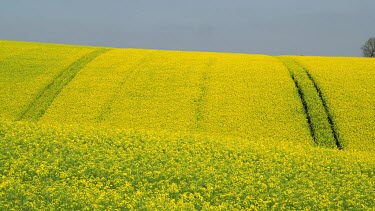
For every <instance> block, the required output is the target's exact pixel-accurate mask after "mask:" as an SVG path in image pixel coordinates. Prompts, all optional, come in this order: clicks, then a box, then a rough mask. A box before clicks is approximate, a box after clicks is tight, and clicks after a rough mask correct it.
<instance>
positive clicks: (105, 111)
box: [96, 53, 152, 122]
mask: <svg viewBox="0 0 375 211" xmlns="http://www.w3.org/2000/svg"><path fill="white" fill-rule="evenodd" d="M151 56H152V53H150V54H147V55H145V56H143V57H142V58H140V59H139V61H138V62H137V63H135V64H134V65H132V66H130V67H128V68H127V69H128V70H129V72H128V73H127V74H126V75H124V77H123V78H122V79H121V81H120V83H119V84H118V85H117V86H116V87H115V89H114V91H113V94H112V96H111V97H110V98H109V99H108V100H107V101H106V102H105V104H104V105H103V107H102V108H101V111H100V113H99V115H98V116H97V117H96V121H97V122H102V121H104V120H106V119H107V117H108V116H109V115H110V114H111V113H112V104H113V102H114V101H115V100H116V99H117V98H118V97H119V94H118V93H119V92H120V90H121V88H122V87H123V86H124V84H125V83H126V82H128V81H129V79H131V77H134V74H135V73H136V72H137V70H138V69H139V68H140V67H141V66H142V65H143V64H145V63H146V62H147V61H149V58H150V57H151Z"/></svg>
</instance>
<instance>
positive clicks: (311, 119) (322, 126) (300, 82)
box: [280, 57, 342, 149]
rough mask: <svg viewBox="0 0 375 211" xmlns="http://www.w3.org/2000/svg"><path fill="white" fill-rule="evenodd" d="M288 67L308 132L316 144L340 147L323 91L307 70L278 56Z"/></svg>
mask: <svg viewBox="0 0 375 211" xmlns="http://www.w3.org/2000/svg"><path fill="white" fill-rule="evenodd" d="M280 60H281V61H282V62H283V64H284V65H285V66H286V67H287V68H288V70H289V74H290V76H291V78H292V79H293V82H294V84H295V86H296V88H297V91H298V95H299V97H300V99H301V102H302V105H303V109H304V112H305V115H306V119H307V123H308V125H309V129H310V133H311V136H312V138H313V139H314V141H315V143H316V144H317V145H318V146H322V147H327V148H337V149H342V146H341V143H340V141H339V139H338V136H337V133H336V130H335V125H334V122H333V119H332V115H331V113H330V112H329V108H328V106H327V103H326V100H325V99H324V97H323V93H322V91H321V89H320V88H319V86H318V85H317V83H316V81H315V80H314V78H313V77H312V76H311V74H310V73H309V71H308V70H307V69H306V68H304V67H303V66H301V65H300V64H299V63H298V62H297V61H295V60H294V59H292V58H289V57H280Z"/></svg>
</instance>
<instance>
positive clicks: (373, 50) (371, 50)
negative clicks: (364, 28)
mask: <svg viewBox="0 0 375 211" xmlns="http://www.w3.org/2000/svg"><path fill="white" fill-rule="evenodd" d="M361 49H362V52H363V56H365V57H375V37H372V38H370V39H368V40H367V42H366V43H365V44H364V45H363V46H362V48H361Z"/></svg>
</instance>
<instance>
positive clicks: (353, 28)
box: [0, 0, 375, 56]
mask: <svg viewBox="0 0 375 211" xmlns="http://www.w3.org/2000/svg"><path fill="white" fill-rule="evenodd" d="M374 9H375V0H314V1H308V0H0V39H2V40H24V41H38V42H53V43H70V44H79V45H101V46H113V47H132V48H153V49H177V50H194V51H224V52H242V53H261V54H271V55H278V54H298V55H300V54H303V55H338V56H360V55H361V50H360V47H361V45H362V44H363V43H364V42H365V41H366V40H367V39H368V38H369V37H373V36H375V10H374Z"/></svg>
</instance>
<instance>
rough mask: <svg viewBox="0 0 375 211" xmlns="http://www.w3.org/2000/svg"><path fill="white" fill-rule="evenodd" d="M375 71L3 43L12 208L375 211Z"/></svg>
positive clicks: (347, 65) (6, 200)
mask: <svg viewBox="0 0 375 211" xmlns="http://www.w3.org/2000/svg"><path fill="white" fill-rule="evenodd" d="M374 70H375V61H374V60H371V59H361V58H333V57H299V56H288V57H272V56H267V55H247V54H233V53H212V52H182V51H165V50H145V49H115V48H105V47H85V46H71V45H55V44H43V43H27V42H14V41H0V210H374V209H375V203H374V200H373V195H374V194H373V193H374V192H375V153H374V150H375V143H374V140H375V133H374V131H375V130H374V129H375V122H374V121H375V118H374V117H375V109H374V108H375V91H374V90H375V89H374V88H375V87H374V85H375V81H374V80H375V77H374V74H375V71H374ZM325 147H326V148H325ZM327 148H329V149H327Z"/></svg>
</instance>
